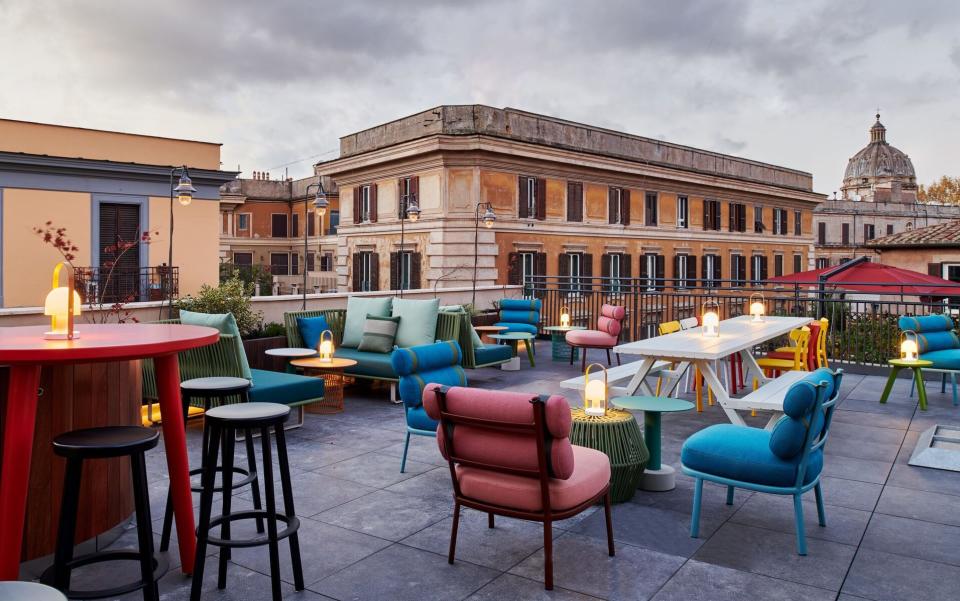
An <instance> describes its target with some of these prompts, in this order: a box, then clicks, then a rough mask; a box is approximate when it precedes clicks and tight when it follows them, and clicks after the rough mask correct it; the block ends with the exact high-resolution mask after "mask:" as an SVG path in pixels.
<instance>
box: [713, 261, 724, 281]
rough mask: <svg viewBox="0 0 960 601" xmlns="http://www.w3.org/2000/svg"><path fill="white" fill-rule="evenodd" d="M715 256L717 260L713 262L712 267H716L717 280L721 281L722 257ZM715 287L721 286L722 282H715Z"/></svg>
mask: <svg viewBox="0 0 960 601" xmlns="http://www.w3.org/2000/svg"><path fill="white" fill-rule="evenodd" d="M715 256H716V258H717V259H716V261H714V265H716V270H717V279H718V280H722V279H723V257H722V256H721V255H715ZM717 286H723V282H717Z"/></svg>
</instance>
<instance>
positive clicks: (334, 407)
mask: <svg viewBox="0 0 960 601" xmlns="http://www.w3.org/2000/svg"><path fill="white" fill-rule="evenodd" d="M356 364H357V362H356V361H354V360H353V359H341V358H340V357H334V358H333V359H331V360H329V361H321V360H320V359H317V358H313V357H311V358H308V359H294V360H293V361H291V362H290V365H293V366H294V367H299V368H300V369H302V370H303V371H304V373H310V372H313V373H315V374H316V375H317V377H320V378H323V400H322V401H318V402H316V403H311V404H309V405H307V407H306V410H307V412H309V413H340V412H341V411H343V389H344V387H345V386H346V385H347V380H348V379H349V378H348V377H347V376H346V375H344V373H343V370H344V369H346V368H348V367H353V366H354V365H356Z"/></svg>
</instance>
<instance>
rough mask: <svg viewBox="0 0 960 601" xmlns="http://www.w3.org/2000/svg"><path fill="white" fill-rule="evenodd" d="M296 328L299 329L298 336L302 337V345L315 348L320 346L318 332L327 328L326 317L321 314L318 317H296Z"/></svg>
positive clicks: (328, 327)
mask: <svg viewBox="0 0 960 601" xmlns="http://www.w3.org/2000/svg"><path fill="white" fill-rule="evenodd" d="M297 329H298V330H300V337H301V338H303V346H305V347H306V348H314V349H315V348H317V347H319V346H320V334H323V331H324V330H329V329H330V326H329V325H327V318H326V317H324V316H323V315H321V316H319V317H298V318H297Z"/></svg>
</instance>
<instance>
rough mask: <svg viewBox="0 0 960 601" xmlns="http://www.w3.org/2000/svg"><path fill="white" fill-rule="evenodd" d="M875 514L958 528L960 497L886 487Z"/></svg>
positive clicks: (959, 523) (959, 524)
mask: <svg viewBox="0 0 960 601" xmlns="http://www.w3.org/2000/svg"><path fill="white" fill-rule="evenodd" d="M877 512H878V513H884V514H887V515H896V516H900V517H904V518H912V519H915V520H924V521H927V522H937V523H940V524H949V525H951V526H960V496H956V495H944V494H940V493H935V492H926V491H921V490H912V489H909V488H900V487H898V486H887V487H885V488H884V489H883V494H882V495H881V496H880V503H879V504H878V505H877Z"/></svg>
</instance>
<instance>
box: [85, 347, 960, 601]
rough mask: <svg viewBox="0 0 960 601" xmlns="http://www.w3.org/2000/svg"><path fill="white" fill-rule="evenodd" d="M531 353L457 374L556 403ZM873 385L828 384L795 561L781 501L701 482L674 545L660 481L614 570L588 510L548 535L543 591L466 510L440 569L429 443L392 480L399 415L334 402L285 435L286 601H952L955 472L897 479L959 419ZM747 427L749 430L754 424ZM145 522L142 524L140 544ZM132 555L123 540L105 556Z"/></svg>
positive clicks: (235, 595)
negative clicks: (833, 390)
mask: <svg viewBox="0 0 960 601" xmlns="http://www.w3.org/2000/svg"><path fill="white" fill-rule="evenodd" d="M539 349H540V352H539V355H538V359H539V360H540V362H539V363H538V366H537V367H536V368H535V369H530V368H529V367H528V365H527V364H526V361H525V360H524V363H523V369H522V370H521V371H520V372H503V371H499V370H496V369H486V370H479V371H472V372H468V377H469V378H470V384H471V385H472V386H477V387H488V388H495V389H506V390H524V391H529V392H533V393H560V392H561V390H560V388H559V382H560V381H561V380H563V379H566V378H569V377H572V376H574V375H577V374H578V373H579V371H578V369H577V368H573V367H569V366H567V365H566V364H563V363H554V362H551V361H550V358H549V357H550V355H549V346H548V344H547V343H541V346H540V347H539ZM883 384H884V379H883V378H882V377H879V376H860V375H853V374H848V375H846V376H845V377H844V380H843V388H842V391H841V399H842V400H841V402H840V405H839V409H838V411H837V412H836V417H835V418H834V425H833V429H832V432H831V436H830V440H829V442H828V444H827V447H826V461H825V467H824V477H823V485H824V498H825V502H826V505H827V508H826V509H827V520H828V526H827V527H826V528H821V527H819V526H818V525H817V523H816V511H815V505H814V502H813V495H812V494H810V495H809V497H810V499H809V501H808V502H806V503H805V510H806V511H805V514H806V520H807V521H806V530H807V535H808V544H809V555H808V556H806V557H800V556H798V555H797V554H796V551H795V546H794V541H795V539H794V534H793V512H792V504H791V501H790V499H789V498H784V497H775V496H771V495H766V494H761V493H750V492H748V491H739V490H738V491H737V496H736V502H735V503H734V505H733V506H732V507H730V506H726V505H725V504H724V489H723V488H721V487H718V486H713V485H707V486H706V487H705V489H704V507H703V518H702V525H701V538H699V539H691V538H690V536H689V533H688V528H689V523H690V510H691V501H692V496H693V495H692V489H693V487H692V480H691V479H690V478H688V477H686V476H684V475H682V474H679V473H678V476H677V479H678V485H677V488H676V489H675V490H674V491H671V492H666V493H647V492H643V491H638V492H637V494H636V496H635V497H634V498H633V500H632V501H630V502H627V503H623V504H620V505H616V506H615V509H614V513H613V527H614V534H615V538H616V542H617V556H616V557H615V558H611V557H608V556H607V554H606V546H605V540H604V528H603V519H602V517H603V516H602V512H598V511H596V509H594V510H592V511H588V512H586V513H585V514H583V515H582V516H580V517H578V518H574V519H571V520H567V521H565V522H559V523H558V524H557V526H556V530H555V537H556V538H555V544H554V548H555V577H556V590H555V591H553V592H552V593H547V592H546V591H544V590H543V584H542V576H543V570H542V568H543V553H542V548H541V540H542V535H541V529H540V526H539V525H538V524H534V523H528V522H522V521H517V520H510V519H506V518H498V519H497V527H496V529H494V530H488V529H487V526H486V519H485V516H484V515H483V514H481V513H478V512H474V511H470V510H466V513H465V514H464V516H463V519H462V520H461V527H460V535H459V539H458V557H457V562H456V564H455V565H452V566H451V565H448V564H447V562H446V550H447V545H448V541H449V536H450V525H451V513H452V509H453V502H452V499H451V486H450V479H449V472H448V470H447V468H446V466H445V463H444V462H443V460H442V458H441V457H440V454H439V452H438V451H437V449H436V442H435V440H434V439H432V438H423V437H416V436H415V437H413V440H412V442H411V454H410V459H409V460H408V463H407V473H405V474H401V473H400V470H399V467H400V455H401V452H402V442H403V435H404V421H403V411H402V408H401V407H400V406H396V405H391V404H389V403H388V402H386V401H385V389H382V388H374V389H370V388H363V387H356V388H353V389H349V390H348V398H347V401H346V410H345V411H344V412H343V413H341V414H338V415H310V414H308V415H307V417H306V423H305V425H304V427H303V428H301V429H299V430H294V431H291V432H290V433H289V436H288V445H289V453H290V458H291V463H292V471H293V486H294V496H295V500H296V509H297V513H298V514H299V515H300V516H301V520H302V526H301V529H300V545H301V550H302V554H303V564H304V572H305V579H306V584H307V590H305V591H302V592H300V593H296V592H295V591H294V589H293V585H292V582H293V580H292V574H291V572H290V569H289V565H288V564H289V555H288V553H287V551H286V546H285V545H281V558H282V562H283V570H284V575H283V578H284V580H285V582H286V584H285V585H284V586H285V591H286V593H285V594H286V595H287V597H286V598H288V599H327V598H333V599H357V600H366V599H370V600H386V599H390V600H403V599H411V600H413V599H416V600H425V599H444V600H447V599H450V600H453V599H470V600H486V599H491V600H493V599H564V600H567V599H570V600H573V599H593V598H600V599H655V600H657V601H666V600H675V599H676V600H686V599H710V600H711V601H723V600H726V599H730V600H737V601H739V600H742V599H764V600H779V599H804V600H807V601H812V600H820V599H824V600H826V599H839V600H842V601H855V600H858V599H873V600H878V601H881V600H883V601H886V600H889V601H908V600H911V599H917V600H921V601H934V600H937V599H944V600H948V599H957V598H958V591H960V552H958V551H960V473H955V472H948V471H939V470H931V469H926V468H917V467H911V466H909V465H907V460H908V458H909V456H910V453H911V451H912V450H913V447H914V445H915V443H916V441H917V437H918V436H919V434H920V432H922V431H923V430H925V429H927V428H928V427H929V426H930V425H932V424H934V423H938V422H939V423H953V424H960V409H958V408H954V407H952V406H951V404H950V398H949V390H948V394H941V393H940V391H939V386H936V385H934V384H933V383H929V384H928V390H929V401H930V409H929V410H928V411H927V412H920V411H919V410H918V408H917V404H916V400H915V397H914V399H910V398H908V396H907V390H908V385H909V384H908V381H907V380H905V379H904V380H900V381H898V382H897V384H896V387H895V389H894V394H893V395H892V397H891V400H890V402H889V403H888V404H887V405H885V406H882V405H880V404H879V403H878V402H877V400H878V399H879V396H880V392H881V390H882V388H883ZM567 392H568V398H571V399H573V398H575V397H574V396H573V395H571V394H569V392H570V391H567ZM725 421H726V420H725V417H724V415H723V413H722V411H721V410H720V409H719V407H716V406H714V407H709V408H706V409H705V411H704V412H703V413H700V414H698V413H696V412H688V413H681V414H672V415H666V416H664V419H663V429H664V441H663V442H664V461H665V462H669V463H671V464H673V465H674V466H675V467H677V466H678V463H679V453H680V446H681V445H682V443H683V441H684V439H685V438H686V437H687V436H689V435H690V434H692V433H694V432H696V431H697V430H700V429H701V428H703V427H705V426H707V425H709V424H713V423H723V422H725ZM756 421H757V424H758V425H762V424H763V422H764V418H763V417H760V418H757V419H756ZM199 441H200V429H199V426H198V424H194V425H193V426H192V427H191V428H190V443H191V449H190V450H191V465H194V464H197V465H198V464H199V461H198V460H199V456H198V455H199V453H198V449H199ZM161 448H162V447H161ZM149 462H150V464H151V465H152V466H153V468H154V469H152V470H151V473H152V477H153V481H152V482H151V487H152V491H153V495H152V499H151V503H152V510H153V515H154V517H155V518H159V517H160V516H161V515H162V507H163V501H164V498H165V494H166V490H167V486H166V481H165V473H166V469H165V464H164V459H163V456H162V450H158V451H157V452H155V453H153V454H152V455H151V456H150V457H149ZM238 463H241V464H242V460H238ZM678 472H679V470H678ZM196 500H197V501H199V497H196ZM249 505H250V501H249V494H248V491H247V490H242V491H239V492H238V493H237V495H236V499H235V502H234V507H235V508H238V507H239V508H243V507H248V506H249ZM215 509H216V508H215ZM160 523H161V520H160V519H157V520H156V521H155V522H154V525H155V528H154V529H155V531H156V532H158V533H159V531H160ZM157 538H158V539H159V535H158V536H157ZM135 542H136V535H135V532H134V531H132V530H131V531H128V532H127V533H126V534H124V535H123V536H122V537H121V539H120V540H119V541H117V543H116V545H118V546H119V545H135ZM175 548H176V546H175V545H173V549H174V550H173V551H172V553H171V557H170V558H169V559H170V564H171V570H170V572H169V573H168V574H167V575H166V576H165V577H164V578H163V580H162V581H161V583H160V592H161V596H162V599H164V600H166V601H171V600H174V599H187V598H188V597H189V588H190V580H189V579H188V578H186V577H184V576H183V575H182V574H181V573H180V570H178V569H174V568H175V567H176V566H177V565H178V564H179V560H178V558H177V554H176V551H175ZM107 569H109V568H105V567H97V568H89V569H87V571H86V572H85V573H83V572H78V573H77V577H76V578H75V584H76V585H78V586H80V585H82V583H83V582H84V581H91V582H92V581H95V580H100V582H99V584H100V585H102V584H103V580H104V579H108V578H109V577H110V576H111V574H110V573H109V572H107V571H106V570H107ZM268 573H269V564H268V559H267V550H266V548H262V547H261V548H256V549H240V550H235V551H234V555H233V559H232V564H231V566H230V574H229V580H228V586H227V589H226V591H223V592H219V591H217V589H216V584H215V581H216V563H215V562H213V561H208V563H207V569H206V578H205V583H206V586H205V590H204V599H207V598H209V599H237V600H241V599H243V600H247V599H249V600H254V599H257V600H259V599H268V598H269V578H268V576H266V575H265V574H268ZM126 598H129V599H139V598H140V596H139V595H135V594H134V595H129V596H128V597H125V599H126Z"/></svg>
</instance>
